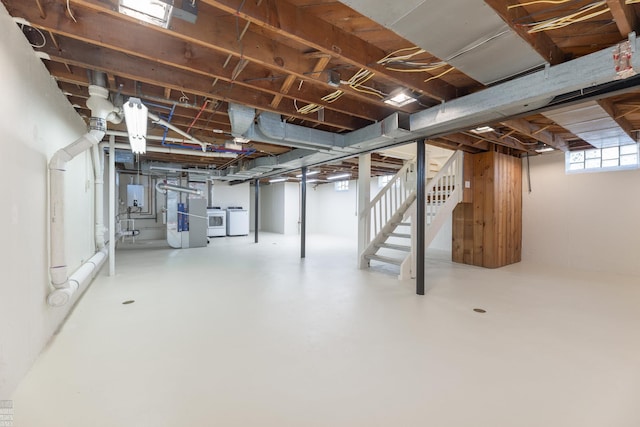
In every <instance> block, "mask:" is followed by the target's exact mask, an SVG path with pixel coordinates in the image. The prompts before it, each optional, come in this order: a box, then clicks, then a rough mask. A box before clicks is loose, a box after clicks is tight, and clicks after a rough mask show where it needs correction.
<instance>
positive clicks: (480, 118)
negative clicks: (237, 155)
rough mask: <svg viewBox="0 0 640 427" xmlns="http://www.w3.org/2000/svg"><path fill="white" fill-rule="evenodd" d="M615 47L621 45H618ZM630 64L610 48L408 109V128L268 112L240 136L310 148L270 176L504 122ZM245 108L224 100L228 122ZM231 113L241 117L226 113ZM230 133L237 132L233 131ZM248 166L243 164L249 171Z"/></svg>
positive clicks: (639, 46)
mask: <svg viewBox="0 0 640 427" xmlns="http://www.w3.org/2000/svg"><path fill="white" fill-rule="evenodd" d="M625 43H629V44H630V48H629V50H630V51H632V52H640V39H636V38H635V35H633V36H630V38H629V41H628V42H625ZM621 46H622V44H621V45H620V46H619V48H620V47H621ZM631 67H632V69H631V70H627V71H626V73H625V74H618V73H617V71H616V65H615V64H614V60H613V55H612V49H610V48H608V49H603V50H601V51H599V52H594V53H592V54H589V55H586V56H583V57H580V58H577V59H574V60H572V61H569V62H565V63H562V64H559V65H555V66H552V67H547V68H545V69H544V70H540V71H537V72H535V73H531V74H529V75H526V76H523V77H519V78H515V79H513V80H510V81H508V82H505V83H502V84H498V85H496V86H492V87H489V88H487V89H484V90H482V91H479V92H476V93H472V94H470V95H466V96H463V97H460V98H456V99H453V100H451V101H448V102H443V103H442V104H440V105H436V106H434V107H431V108H428V109H426V110H423V111H420V112H417V113H413V114H411V115H410V116H409V117H408V123H409V126H407V125H406V124H405V120H404V119H405V118H404V116H399V115H398V114H397V113H396V114H393V115H391V116H389V117H387V118H386V119H384V120H383V121H382V122H378V123H374V124H372V125H369V126H367V127H364V128H362V129H359V130H356V131H353V132H350V133H347V134H332V133H330V132H323V131H319V130H316V129H309V128H305V127H302V126H296V125H292V124H289V123H285V122H283V121H282V120H280V118H279V117H278V116H277V115H274V114H272V113H261V114H260V116H259V118H258V120H254V121H253V123H252V125H251V126H250V127H249V128H248V130H247V131H245V133H244V135H243V136H245V137H247V138H250V139H252V140H255V141H260V142H267V143H273V144H278V145H286V146H290V147H298V148H305V149H309V150H314V151H315V152H314V154H307V155H305V157H304V158H298V159H296V160H295V161H292V163H290V164H287V163H282V162H278V166H279V170H278V171H277V172H273V171H274V168H272V170H271V171H269V172H267V173H266V174H265V173H264V172H263V173H262V175H261V176H270V175H273V174H275V173H283V172H286V171H289V170H294V169H296V168H299V167H300V166H307V165H313V164H319V162H316V161H315V160H311V158H310V157H309V156H315V155H316V153H318V152H324V153H326V154H327V156H326V157H327V158H326V159H325V161H324V162H325V163H326V162H329V161H332V160H337V159H340V158H344V157H346V156H349V154H345V153H352V155H357V154H360V153H364V152H370V151H374V150H378V149H382V148H386V147H390V146H393V145H400V144H403V143H408V142H411V141H415V140H417V139H420V138H433V137H438V136H442V135H447V134H451V133H454V132H460V131H464V130H468V129H472V128H475V127H477V126H481V125H486V124H489V123H495V122H499V121H504V120H507V119H509V118H512V117H515V116H518V115H523V114H528V113H531V112H533V111H537V110H540V109H542V108H549V109H550V105H551V103H552V101H553V100H554V99H557V97H559V96H562V95H565V94H571V93H574V92H582V91H586V90H588V89H592V88H596V87H598V86H600V85H607V84H611V83H615V82H616V81H618V80H620V81H622V80H624V79H625V78H628V76H629V75H633V74H635V73H636V72H637V71H638V70H640V55H638V54H637V53H634V54H633V56H632V58H631ZM615 87H616V85H615V84H612V85H611V87H609V88H607V87H605V88H604V89H603V90H605V91H612V90H615ZM558 107H559V105H558ZM250 110H251V109H247V108H237V107H236V106H234V105H233V104H230V109H229V115H230V118H231V123H232V124H233V123H247V122H248V120H247V118H248V117H249V116H251V117H255V111H250ZM235 115H245V116H246V117H244V118H243V117H240V118H238V117H232V116H235ZM401 124H402V125H401ZM233 132H234V133H237V132H236V131H235V130H234V131H233ZM294 151H295V150H294ZM278 157H279V156H278ZM253 164H255V161H254V163H253ZM253 164H252V163H250V164H249V170H251V167H252V166H253ZM294 165H295V166H294ZM257 176H258V174H254V175H253V176H252V177H251V178H256V177H257ZM238 179H242V178H238ZM244 179H248V178H244Z"/></svg>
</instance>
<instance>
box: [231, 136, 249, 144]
mask: <svg viewBox="0 0 640 427" xmlns="http://www.w3.org/2000/svg"><path fill="white" fill-rule="evenodd" d="M249 141H250V140H249V139H247V138H243V137H241V136H236V137H235V138H233V142H235V143H236V144H246V143H247V142H249Z"/></svg>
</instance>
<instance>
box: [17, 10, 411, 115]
mask: <svg viewBox="0 0 640 427" xmlns="http://www.w3.org/2000/svg"><path fill="white" fill-rule="evenodd" d="M5 1H6V0H5ZM7 2H8V1H7ZM71 2H72V3H74V4H76V5H78V6H82V7H84V8H87V9H89V10H91V11H93V12H98V13H97V14H96V13H92V12H88V13H84V15H82V13H81V12H82V11H81V10H79V9H78V8H76V10H77V11H78V12H77V16H76V18H77V19H78V24H81V23H82V21H83V20H89V19H92V18H93V17H94V16H95V15H101V16H111V17H114V18H116V19H117V20H121V21H123V22H129V23H134V24H135V25H140V24H139V22H138V21H137V20H135V19H133V18H130V17H128V16H125V15H122V14H120V13H118V12H117V9H118V8H117V4H116V3H117V2H114V1H112V0H71ZM16 3H18V4H16ZM19 3H20V2H19V1H17V0H13V1H12V2H11V4H12V7H14V6H19ZM247 4H253V2H247ZM23 9H24V7H23ZM27 9H28V8H27ZM85 10H86V9H85ZM219 15H220V14H219V13H218V14H215V13H213V12H212V11H211V10H207V9H205V8H200V9H199V10H198V20H197V21H196V23H195V24H192V23H189V22H184V21H181V20H179V19H176V20H173V21H172V24H171V28H170V29H164V28H160V27H158V26H155V25H146V26H145V27H144V28H145V29H146V30H148V31H147V33H151V34H153V33H156V34H158V35H159V34H165V35H168V36H170V37H173V38H175V39H178V40H181V41H182V42H183V43H184V42H187V43H191V44H194V45H198V46H202V47H205V48H209V49H213V50H215V51H218V52H221V53H223V54H225V55H232V56H233V57H237V58H245V59H247V60H249V61H251V62H252V63H255V64H259V65H261V66H262V67H266V68H268V69H270V70H272V71H273V72H275V73H280V74H282V75H288V74H295V75H296V76H297V77H298V78H300V79H302V80H305V81H314V82H315V83H316V84H317V85H321V86H322V87H324V89H325V90H328V91H329V92H327V93H325V95H326V94H328V93H331V92H333V91H334V90H335V88H333V87H332V86H330V85H329V84H328V82H326V81H325V80H324V79H321V78H319V79H313V78H312V77H310V76H309V75H308V72H309V70H310V69H311V68H312V67H313V61H312V60H311V59H308V58H305V57H304V56H303V55H300V51H299V50H297V49H294V48H292V47H290V46H288V45H285V44H283V43H279V42H278V41H277V40H275V39H274V38H273V37H268V36H267V35H263V34H258V33H255V32H253V31H247V32H246V33H245V34H244V37H243V38H242V40H240V41H239V40H238V35H239V34H238V35H237V33H238V27H237V26H236V23H235V22H232V21H230V20H228V19H221V18H220V16H219ZM58 23H59V24H60V25H62V24H63V23H62V22H58ZM211 23H215V25H212V24H211ZM304 25H308V24H307V23H304ZM72 27H73V29H74V30H75V31H78V29H79V28H78V25H77V24H76V25H72ZM127 28H128V31H127V32H125V34H124V36H127V35H129V33H130V32H131V25H130V24H129V26H128V27H127ZM93 29H96V26H95V25H92V26H90V27H88V28H87V30H89V31H90V30H93ZM89 31H85V34H89ZM105 31H109V32H111V31H114V30H112V28H110V27H106V28H105ZM71 34H73V31H72V32H71ZM70 36H71V35H70ZM129 37H130V36H129ZM136 43H137V40H136ZM128 44H131V42H129V43H128ZM157 46H164V44H160V43H156V45H155V47H156V52H157ZM157 53H161V52H157ZM344 91H345V93H348V94H349V95H350V96H351V97H355V98H358V99H359V100H360V101H363V102H365V103H373V104H374V105H378V106H379V107H382V108H388V107H389V106H388V105H386V104H384V103H382V102H381V100H380V98H378V97H374V96H371V95H367V94H364V93H362V92H359V91H357V90H355V89H352V88H350V87H349V86H345V87H344ZM323 96H324V95H323ZM320 98H321V97H318V98H317V99H315V100H311V101H310V102H313V103H316V104H322V102H323V101H321V99H320ZM343 98H344V97H343ZM361 103H362V102H361ZM327 108H330V107H328V106H327ZM402 110H403V111H407V112H410V110H409V109H406V108H403V109H402ZM389 114H390V113H389Z"/></svg>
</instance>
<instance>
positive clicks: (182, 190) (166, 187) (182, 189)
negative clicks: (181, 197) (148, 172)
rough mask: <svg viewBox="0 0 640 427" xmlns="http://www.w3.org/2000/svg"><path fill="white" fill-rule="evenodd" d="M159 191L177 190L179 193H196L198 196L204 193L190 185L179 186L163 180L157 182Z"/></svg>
mask: <svg viewBox="0 0 640 427" xmlns="http://www.w3.org/2000/svg"><path fill="white" fill-rule="evenodd" d="M156 190H157V191H162V190H164V191H177V192H178V193H187V194H195V195H197V196H200V195H202V191H200V190H198V189H195V188H189V187H178V186H177V185H171V184H165V183H163V182H159V183H157V184H156Z"/></svg>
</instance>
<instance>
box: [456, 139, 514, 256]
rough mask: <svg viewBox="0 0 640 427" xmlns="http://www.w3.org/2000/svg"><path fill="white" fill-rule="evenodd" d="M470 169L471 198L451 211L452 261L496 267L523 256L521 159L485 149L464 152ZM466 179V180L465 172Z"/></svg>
mask: <svg viewBox="0 0 640 427" xmlns="http://www.w3.org/2000/svg"><path fill="white" fill-rule="evenodd" d="M465 161H466V162H469V163H468V164H466V165H465V166H466V167H465V172H468V171H469V169H471V170H472V175H471V179H470V181H471V199H472V200H469V197H465V198H464V202H466V203H461V204H459V205H458V206H457V207H456V209H455V210H454V213H453V250H452V255H453V260H454V261H455V262H460V263H464V264H471V265H477V266H481V267H487V268H497V267H502V266H504V265H508V264H513V263H516V262H519V261H520V259H521V255H522V162H521V160H520V159H519V158H517V157H512V156H509V155H506V154H501V153H496V152H487V153H481V154H473V155H468V154H465ZM465 180H466V181H469V178H468V175H466V174H465Z"/></svg>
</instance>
